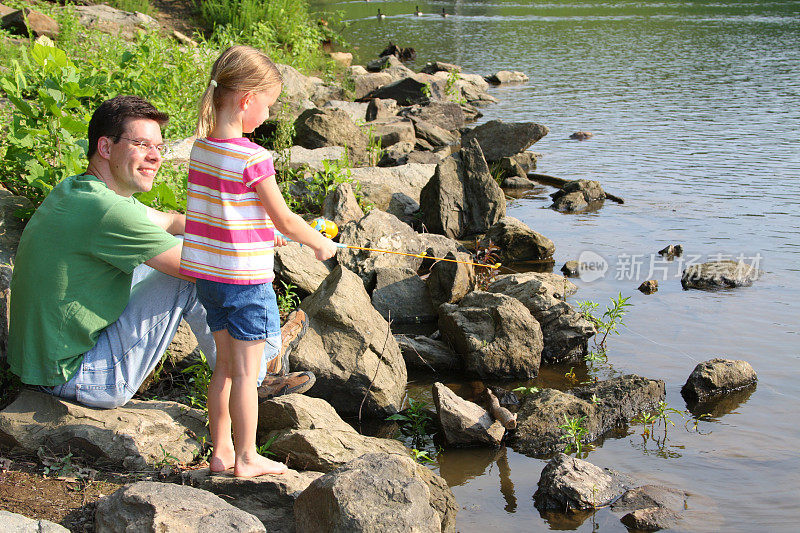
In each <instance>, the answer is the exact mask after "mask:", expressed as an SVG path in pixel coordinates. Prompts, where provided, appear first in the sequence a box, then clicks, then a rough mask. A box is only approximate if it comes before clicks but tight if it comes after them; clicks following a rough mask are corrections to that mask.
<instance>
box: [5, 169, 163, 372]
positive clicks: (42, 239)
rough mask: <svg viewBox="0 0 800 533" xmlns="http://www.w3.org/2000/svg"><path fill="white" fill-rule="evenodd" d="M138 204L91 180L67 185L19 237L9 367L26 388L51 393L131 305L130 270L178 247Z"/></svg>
mask: <svg viewBox="0 0 800 533" xmlns="http://www.w3.org/2000/svg"><path fill="white" fill-rule="evenodd" d="M177 244H178V241H177V240H176V239H175V238H174V237H173V236H172V235H170V234H169V233H167V232H166V231H164V229H162V228H161V227H159V226H158V225H156V224H155V223H153V222H152V221H151V220H150V219H149V218H148V217H147V209H146V208H145V206H144V205H142V203H141V202H139V201H138V200H136V199H135V198H133V197H129V198H126V197H124V196H120V195H118V194H116V193H115V192H114V191H112V190H111V189H109V188H108V187H107V186H106V185H105V183H103V182H102V181H100V180H98V179H97V178H95V177H94V176H90V175H80V176H72V177H70V178H67V179H65V180H64V181H63V182H61V183H60V184H59V185H57V186H56V187H55V188H54V189H53V190H52V192H51V193H50V194H49V195H48V196H47V198H46V199H45V201H44V202H43V203H42V205H41V206H40V207H39V209H38V210H37V211H36V213H34V215H33V217H31V219H30V221H29V222H28V224H27V226H26V227H25V231H23V233H22V238H21V239H20V243H19V248H18V249H17V255H16V260H15V262H14V274H13V277H12V279H11V316H10V318H9V326H10V327H9V338H8V351H7V353H8V363H9V365H10V367H11V370H12V371H13V372H14V373H15V374H17V375H18V376H20V378H21V379H22V381H23V382H24V383H29V384H32V385H45V386H54V385H59V384H62V383H65V382H67V381H69V379H70V378H71V377H72V376H73V375H74V374H75V372H76V371H77V370H78V368H79V366H80V363H81V361H82V360H83V354H84V353H85V352H87V351H88V350H90V349H91V348H93V347H94V345H95V344H96V342H97V338H98V336H99V334H100V332H101V331H102V330H103V329H104V328H105V327H107V326H108V325H109V324H111V323H112V322H114V321H115V320H117V319H118V318H119V316H120V315H121V314H122V311H123V310H124V309H125V306H126V305H127V304H128V299H129V297H130V290H131V279H132V272H133V269H134V268H135V267H136V266H138V265H140V264H141V263H143V262H145V261H147V260H149V259H151V258H153V257H155V256H156V255H158V254H160V253H162V252H165V251H166V250H168V249H170V248H172V247H173V246H175V245H177Z"/></svg>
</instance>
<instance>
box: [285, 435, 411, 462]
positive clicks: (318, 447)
mask: <svg viewBox="0 0 800 533" xmlns="http://www.w3.org/2000/svg"><path fill="white" fill-rule="evenodd" d="M275 435H277V437H276V438H275V440H274V441H273V442H272V444H271V445H270V447H269V451H270V452H272V453H274V454H275V456H276V457H277V458H278V459H279V460H281V461H284V460H285V461H286V462H287V463H288V464H289V465H292V466H293V467H294V468H297V469H300V470H316V471H318V472H330V471H331V470H334V469H336V468H338V467H340V466H341V465H343V464H344V463H346V462H348V461H351V460H353V459H355V458H357V457H360V456H362V455H364V454H365V453H386V454H392V455H400V456H402V457H408V456H409V453H410V450H409V449H408V448H406V447H405V446H403V444H402V443H401V442H400V441H398V440H395V439H381V438H378V437H367V436H365V435H360V434H359V433H357V432H356V431H353V430H347V431H344V430H337V429H291V430H288V431H281V432H276V433H275V434H273V435H271V436H270V437H272V436H275Z"/></svg>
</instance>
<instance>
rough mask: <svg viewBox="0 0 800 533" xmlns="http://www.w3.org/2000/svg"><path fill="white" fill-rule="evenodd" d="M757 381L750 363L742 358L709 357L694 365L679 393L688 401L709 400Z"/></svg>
mask: <svg viewBox="0 0 800 533" xmlns="http://www.w3.org/2000/svg"><path fill="white" fill-rule="evenodd" d="M756 381H758V377H757V376H756V371H755V370H753V367H752V366H750V363H748V362H747V361H742V360H731V359H719V358H718V359H711V360H709V361H705V362H702V363H700V364H698V365H697V366H696V367H694V370H693V371H692V373H691V375H690V376H689V379H687V380H686V383H685V384H684V385H683V387H682V388H681V395H682V396H683V398H684V399H685V400H686V401H687V402H690V403H693V402H698V401H709V400H712V399H714V398H715V397H718V396H722V395H724V394H728V393H730V392H734V391H738V390H741V389H744V388H747V387H749V386H751V385H754V384H755V383H756Z"/></svg>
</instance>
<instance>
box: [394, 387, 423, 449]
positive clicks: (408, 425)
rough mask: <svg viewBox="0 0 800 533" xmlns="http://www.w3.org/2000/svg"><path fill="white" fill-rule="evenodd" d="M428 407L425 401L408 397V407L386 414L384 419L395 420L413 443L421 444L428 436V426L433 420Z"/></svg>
mask: <svg viewBox="0 0 800 533" xmlns="http://www.w3.org/2000/svg"><path fill="white" fill-rule="evenodd" d="M429 408H430V405H428V403H427V402H424V401H422V400H414V399H413V398H409V399H408V408H406V409H405V410H404V411H402V412H400V413H395V414H393V415H390V416H388V417H387V418H386V420H391V421H394V422H397V423H398V425H399V426H400V431H401V432H402V433H403V434H404V435H407V436H409V437H411V438H412V441H413V442H414V443H415V444H421V443H422V442H423V441H424V440H425V438H426V437H427V436H428V434H429V431H428V430H429V427H430V425H431V423H432V422H433V417H432V416H431V413H430V411H429Z"/></svg>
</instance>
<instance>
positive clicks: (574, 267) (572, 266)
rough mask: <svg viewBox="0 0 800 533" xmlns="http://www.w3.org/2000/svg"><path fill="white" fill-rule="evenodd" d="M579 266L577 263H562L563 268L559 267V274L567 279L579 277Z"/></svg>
mask: <svg viewBox="0 0 800 533" xmlns="http://www.w3.org/2000/svg"><path fill="white" fill-rule="evenodd" d="M579 266H580V265H579V264H578V262H577V261H567V262H566V263H564V266H562V267H561V272H563V273H564V275H565V276H567V277H568V278H577V277H578V275H579V270H578V269H579Z"/></svg>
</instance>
